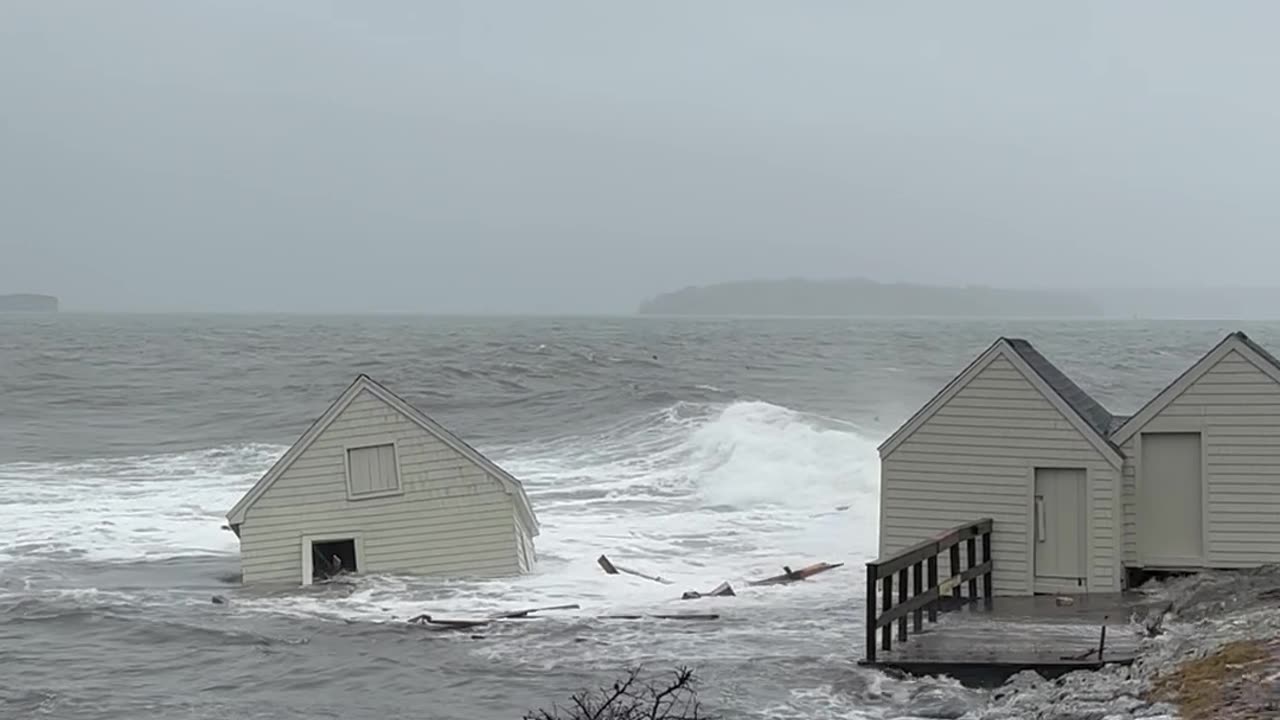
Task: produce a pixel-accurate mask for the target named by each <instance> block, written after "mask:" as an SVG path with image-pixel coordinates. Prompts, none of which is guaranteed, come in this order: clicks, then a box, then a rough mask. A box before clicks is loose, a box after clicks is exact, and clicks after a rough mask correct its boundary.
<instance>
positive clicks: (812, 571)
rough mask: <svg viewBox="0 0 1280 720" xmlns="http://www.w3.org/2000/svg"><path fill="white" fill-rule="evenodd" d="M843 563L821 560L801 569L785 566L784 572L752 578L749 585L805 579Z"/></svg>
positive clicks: (776, 583) (774, 583) (779, 583)
mask: <svg viewBox="0 0 1280 720" xmlns="http://www.w3.org/2000/svg"><path fill="white" fill-rule="evenodd" d="M843 565H844V563H826V562H820V563H814V564H812V565H808V566H805V567H802V568H800V569H799V570H792V569H791V568H790V567H787V566H783V568H782V570H783V573H782V574H781V575H774V576H773V577H767V578H765V579H763V580H752V581H751V582H749V583H747V584H748V585H781V584H784V583H791V582H796V581H797V580H804V579H806V578H811V577H813V576H814V575H817V574H819V573H824V572H827V571H828V570H835V569H836V568H838V567H842V566H843Z"/></svg>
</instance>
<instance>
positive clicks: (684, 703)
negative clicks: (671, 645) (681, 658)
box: [524, 667, 712, 720]
mask: <svg viewBox="0 0 1280 720" xmlns="http://www.w3.org/2000/svg"><path fill="white" fill-rule="evenodd" d="M695 684H696V682H695V679H694V676H693V671H692V670H690V669H688V668H684V667H682V668H677V669H676V670H675V672H674V673H673V674H672V675H670V676H667V678H666V679H665V680H661V681H649V680H644V679H643V678H642V677H641V672H640V670H639V669H638V668H637V669H633V670H631V671H630V672H628V673H627V676H626V677H624V678H623V679H621V680H618V681H617V682H615V683H613V685H611V686H609V687H605V688H599V689H597V690H584V691H582V692H580V693H577V694H575V695H573V696H572V697H570V698H569V705H568V706H566V707H563V708H562V707H558V706H553V707H552V709H551V710H538V711H536V712H533V713H530V714H526V715H525V716H524V720H712V719H711V717H710V716H708V715H703V714H701V712H702V708H701V706H700V705H699V703H698V696H697V692H696V691H695V687H694V686H695Z"/></svg>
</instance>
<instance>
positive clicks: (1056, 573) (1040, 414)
mask: <svg viewBox="0 0 1280 720" xmlns="http://www.w3.org/2000/svg"><path fill="white" fill-rule="evenodd" d="M880 456H881V473H880V474H881V480H880V553H881V555H882V556H887V555H890V554H892V553H894V552H896V551H898V550H902V549H904V548H907V547H909V546H911V545H913V544H915V543H918V542H920V541H922V540H925V539H926V538H928V537H930V536H932V535H934V534H936V533H939V532H941V531H944V530H947V529H949V528H952V527H955V526H957V525H962V524H965V523H969V522H973V521H975V520H978V519H981V518H991V519H992V520H993V521H994V523H993V530H992V535H991V538H992V540H991V542H992V559H993V562H994V577H993V580H994V585H995V587H994V589H995V592H996V593H997V594H1001V595H1030V594H1036V593H1062V592H1072V593H1079V592H1100V591H1101V592H1110V591H1118V590H1122V589H1125V588H1127V587H1129V586H1130V585H1131V584H1132V582H1134V581H1136V579H1138V578H1140V577H1141V575H1142V573H1144V572H1148V571H1157V572H1158V571H1188V570H1190V571H1194V570H1201V569H1210V568H1217V569H1227V568H1250V567H1257V566H1259V565H1263V564H1268V563H1276V562H1280V522H1277V521H1276V518H1278V517H1280V361H1277V359H1276V358H1275V357H1274V356H1272V355H1271V354H1270V353H1268V352H1267V351H1266V350H1264V349H1263V348H1261V347H1260V346H1259V345H1258V344H1257V343H1255V342H1254V341H1253V340H1251V339H1250V338H1249V337H1248V336H1246V335H1245V334H1244V333H1239V332H1237V333H1231V334H1230V335H1228V336H1226V337H1225V338H1224V339H1223V340H1222V341H1221V342H1220V343H1218V344H1217V345H1216V346H1215V347H1214V348H1213V349H1211V350H1210V351H1209V352H1208V353H1207V354H1206V355H1205V356H1203V357H1202V358H1201V359H1200V360H1199V361H1198V362H1196V363H1195V364H1194V365H1193V366H1192V367H1191V368H1189V369H1188V370H1187V371H1186V372H1184V373H1183V374H1182V375H1180V376H1179V377H1178V378H1177V379H1176V380H1174V382H1173V383H1171V384H1170V385H1169V386H1167V387H1166V388H1165V389H1164V390H1163V391H1161V392H1160V393H1159V394H1158V395H1156V397H1155V398H1153V399H1152V400H1151V401H1150V402H1148V403H1147V404H1146V405H1144V406H1143V407H1142V408H1141V409H1140V410H1139V411H1138V412H1137V413H1136V414H1134V415H1132V416H1123V415H1120V416H1118V415H1113V414H1112V413H1110V412H1109V411H1107V410H1106V408H1104V407H1103V406H1102V405H1101V404H1100V403H1099V402H1097V401H1096V400H1094V399H1093V398H1091V397H1090V396H1089V394H1088V393H1086V392H1085V391H1084V390H1083V389H1081V388H1080V387H1079V386H1078V385H1076V384H1075V383H1074V382H1072V381H1071V379H1070V378H1068V377H1067V376H1066V375H1065V374H1064V373H1063V372H1062V371H1061V370H1059V369H1058V368H1057V367H1055V366H1054V365H1053V364H1052V363H1051V362H1049V361H1048V360H1047V359H1046V358H1045V357H1044V356H1043V355H1041V354H1040V353H1039V352H1038V351H1036V349H1035V348H1034V347H1032V346H1031V344H1030V343H1028V342H1027V341H1025V340H1020V339H1013V338H1000V339H998V340H997V341H996V342H995V343H994V344H993V345H992V346H991V347H989V348H988V349H987V350H986V351H985V352H984V353H982V355H980V356H979V357H978V358H977V359H976V360H974V362H973V363H971V364H970V365H969V366H968V367H967V368H965V369H964V371H962V372H961V373H960V375H959V376H957V377H956V378H955V379H954V380H952V381H951V383H949V384H948V385H947V386H946V387H944V388H943V389H942V391H941V392H939V393H938V395H936V396H935V397H934V398H933V399H932V400H931V401H930V402H929V403H927V404H926V405H925V406H924V407H923V408H921V409H920V410H919V411H918V412H917V413H916V414H915V415H913V416H912V417H911V418H910V419H909V420H908V421H907V422H906V423H905V424H904V425H903V426H902V427H901V428H900V429H899V430H898V431H897V432H895V433H894V434H893V435H891V436H890V437H889V438H888V439H887V440H886V441H885V442H884V443H883V444H882V445H881V446H880Z"/></svg>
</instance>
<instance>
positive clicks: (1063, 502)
mask: <svg viewBox="0 0 1280 720" xmlns="http://www.w3.org/2000/svg"><path fill="white" fill-rule="evenodd" d="M1085 507H1086V505H1085V471H1084V469H1082V468H1036V492H1035V523H1034V529H1033V531H1034V533H1035V534H1034V536H1033V537H1032V544H1033V545H1034V546H1035V592H1038V593H1055V592H1085V591H1086V590H1087V587H1086V586H1085V584H1084V582H1085V574H1086V570H1085V567H1086V565H1085V558H1086V556H1087V553H1086V548H1087V547H1088V538H1087V532H1088V525H1087V524H1086V521H1085V519H1086V515H1085Z"/></svg>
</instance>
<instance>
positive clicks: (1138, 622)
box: [939, 566, 1280, 720]
mask: <svg viewBox="0 0 1280 720" xmlns="http://www.w3.org/2000/svg"><path fill="white" fill-rule="evenodd" d="M1143 591H1144V592H1148V593H1151V594H1153V595H1155V596H1156V597H1158V598H1160V599H1167V600H1168V604H1167V605H1165V606H1164V607H1166V608H1167V611H1166V612H1165V613H1164V614H1163V616H1162V617H1161V618H1159V622H1154V620H1155V619H1154V618H1152V619H1144V618H1136V619H1135V624H1134V626H1133V628H1134V631H1135V632H1140V633H1142V634H1143V635H1145V636H1146V637H1144V638H1143V640H1142V643H1141V646H1140V650H1139V656H1138V658H1137V659H1136V660H1135V661H1134V663H1133V665H1131V666H1128V667H1122V666H1109V667H1107V668H1105V669H1103V670H1100V671H1097V672H1076V673H1071V674H1069V675H1065V676H1063V677H1061V678H1058V679H1056V680H1052V681H1049V680H1045V679H1044V678H1041V677H1040V676H1039V675H1036V674H1035V673H1033V672H1025V673H1021V674H1019V675H1017V676H1014V677H1013V678H1011V679H1010V680H1009V681H1008V682H1007V683H1005V684H1004V685H1003V686H1001V687H1000V688H997V689H996V690H995V691H993V692H992V694H991V695H990V697H989V699H988V702H987V703H986V705H985V707H983V708H981V709H977V710H972V709H971V710H968V711H967V712H964V713H963V714H960V715H952V716H951V717H953V718H962V719H963V720H1140V719H1149V720H1175V719H1181V720H1262V719H1264V718H1280V567H1276V566H1269V567H1265V568H1260V569H1258V570H1250V571H1239V572H1224V573H1209V574H1204V575H1199V576H1195V577H1189V578H1181V579H1177V580H1173V581H1170V582H1168V583H1166V584H1153V585H1150V586H1148V587H1144V588H1143ZM939 717H940V716H939Z"/></svg>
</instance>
